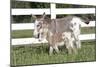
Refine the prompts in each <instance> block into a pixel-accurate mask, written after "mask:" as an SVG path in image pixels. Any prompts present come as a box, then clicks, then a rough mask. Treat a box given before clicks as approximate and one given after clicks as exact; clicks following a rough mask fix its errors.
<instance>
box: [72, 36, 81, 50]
mask: <svg viewBox="0 0 100 67" xmlns="http://www.w3.org/2000/svg"><path fill="white" fill-rule="evenodd" d="M74 38H75V44H76V47H77V48H81V42H80V40H79V34H74Z"/></svg>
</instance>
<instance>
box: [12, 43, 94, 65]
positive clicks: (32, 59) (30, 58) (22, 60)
mask: <svg viewBox="0 0 100 67" xmlns="http://www.w3.org/2000/svg"><path fill="white" fill-rule="evenodd" d="M48 51H49V47H48V46H47V45H46V44H41V46H38V47H37V46H34V44H31V45H30V44H29V45H26V46H25V45H21V46H18V45H17V46H11V65H12V66H19V65H36V64H55V63H69V62H85V61H95V60H96V44H95V41H86V42H82V48H81V49H79V50H78V54H68V53H67V50H66V49H65V47H60V53H59V54H56V53H54V54H53V55H51V56H50V55H49V54H48Z"/></svg>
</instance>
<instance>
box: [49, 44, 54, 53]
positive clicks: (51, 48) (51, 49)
mask: <svg viewBox="0 0 100 67" xmlns="http://www.w3.org/2000/svg"><path fill="white" fill-rule="evenodd" d="M52 53H53V47H52V46H50V48H49V54H50V55H52Z"/></svg>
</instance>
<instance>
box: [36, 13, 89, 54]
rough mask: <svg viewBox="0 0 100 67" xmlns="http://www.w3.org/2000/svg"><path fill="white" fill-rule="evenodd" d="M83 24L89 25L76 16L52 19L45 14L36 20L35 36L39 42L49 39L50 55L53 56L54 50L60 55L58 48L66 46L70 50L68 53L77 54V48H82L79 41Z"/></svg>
mask: <svg viewBox="0 0 100 67" xmlns="http://www.w3.org/2000/svg"><path fill="white" fill-rule="evenodd" d="M81 22H85V23H86V24H88V23H89V22H86V21H85V20H83V19H80V18H79V17H75V16H67V17H65V18H61V19H50V18H48V17H47V16H46V15H45V13H44V14H43V15H42V16H41V18H36V21H35V27H34V28H35V29H34V36H35V37H38V38H39V40H42V39H43V38H44V39H47V41H48V43H49V46H50V51H49V53H50V54H52V52H53V49H55V50H56V52H57V53H59V49H58V46H59V45H64V44H65V46H66V48H67V49H68V53H72V51H74V52H75V53H76V52H77V51H76V47H77V48H80V47H81V44H80V40H79V34H80V23H81ZM73 43H75V44H76V46H75V45H74V44H73Z"/></svg>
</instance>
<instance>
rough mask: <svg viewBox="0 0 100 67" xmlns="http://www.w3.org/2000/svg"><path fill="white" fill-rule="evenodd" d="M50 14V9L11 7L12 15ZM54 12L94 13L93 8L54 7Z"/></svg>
mask: <svg viewBox="0 0 100 67" xmlns="http://www.w3.org/2000/svg"><path fill="white" fill-rule="evenodd" d="M44 12H45V13H46V14H51V10H50V9H44V8H43V9H12V15H31V14H33V15H42V14H43V13H44ZM53 12H54V13H55V14H95V8H67V9H65V8H56V9H54V11H53Z"/></svg>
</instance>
